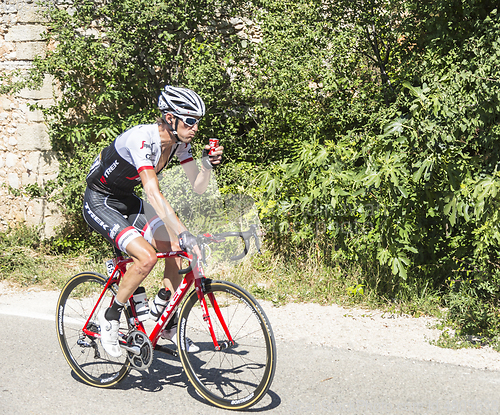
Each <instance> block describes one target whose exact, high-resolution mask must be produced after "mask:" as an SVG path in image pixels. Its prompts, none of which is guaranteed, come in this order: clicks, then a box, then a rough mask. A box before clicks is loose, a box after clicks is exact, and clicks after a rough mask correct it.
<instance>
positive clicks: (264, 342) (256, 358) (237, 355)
mask: <svg viewBox="0 0 500 415" xmlns="http://www.w3.org/2000/svg"><path fill="white" fill-rule="evenodd" d="M206 288H207V292H206V294H205V298H206V299H207V304H208V306H209V314H210V320H211V322H212V325H213V328H214V331H215V336H216V339H217V342H218V344H219V345H221V346H222V347H221V349H220V350H216V348H215V346H214V342H213V340H212V337H211V334H210V331H209V329H208V325H207V322H206V316H204V312H203V310H202V308H201V306H200V304H199V300H198V295H197V293H196V291H193V292H192V293H191V294H190V295H189V296H188V298H187V299H186V301H185V302H184V304H183V306H182V308H181V312H180V316H179V323H178V330H177V344H179V345H180V347H179V348H178V352H179V355H180V358H181V362H182V366H183V367H184V370H185V371H186V374H187V376H188V378H189V381H190V382H191V383H192V385H193V386H194V388H195V389H196V390H197V391H198V393H199V394H200V395H201V396H202V397H204V398H205V399H207V400H208V401H209V402H211V403H212V404H214V405H216V406H218V407H220V408H225V409H244V408H248V407H250V406H252V405H255V404H256V403H257V402H258V401H259V400H261V399H262V398H263V397H264V395H265V394H266V393H267V391H268V389H269V387H270V386H271V382H272V380H273V377H274V372H275V370H276V343H275V340H274V335H273V332H272V329H271V325H270V324H269V320H268V319H267V317H266V315H265V313H264V310H263V309H262V307H261V306H260V305H259V303H257V301H256V300H255V299H254V298H253V297H252V295H251V294H249V293H248V292H247V291H245V290H243V289H242V288H240V287H238V286H237V285H235V284H232V283H229V282H224V281H212V282H209V281H208V280H207V284H206ZM211 293H213V297H215V300H216V303H217V304H218V307H219V308H220V311H221V315H222V320H223V321H224V322H225V324H226V325H227V328H228V330H229V333H230V336H231V337H232V340H233V342H231V341H230V340H231V339H229V338H228V336H227V335H226V331H225V330H224V328H223V324H221V320H220V319H219V317H218V316H217V314H216V313H215V306H214V305H213V304H211V302H210V301H209V298H210V294H211ZM207 294H208V295H207ZM187 338H189V339H191V340H192V341H193V342H194V343H195V344H196V345H197V346H198V347H199V348H200V350H199V351H198V352H196V353H187V347H186V339H187Z"/></svg>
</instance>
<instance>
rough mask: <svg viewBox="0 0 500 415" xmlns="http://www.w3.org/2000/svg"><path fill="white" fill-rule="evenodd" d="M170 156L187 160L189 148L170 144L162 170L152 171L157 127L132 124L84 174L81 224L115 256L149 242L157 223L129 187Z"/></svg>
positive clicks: (157, 143) (155, 161)
mask: <svg viewBox="0 0 500 415" xmlns="http://www.w3.org/2000/svg"><path fill="white" fill-rule="evenodd" d="M174 155H175V156H177V158H178V159H179V160H180V162H181V164H184V163H187V162H189V161H192V160H193V157H192V153H191V145H190V144H185V143H178V144H175V145H174V146H173V147H172V150H171V151H170V154H169V158H168V160H167V161H166V163H165V165H164V166H158V162H159V160H160V157H161V140H160V133H159V131H158V125H157V124H149V125H138V126H136V127H133V128H131V129H130V130H127V131H126V132H124V133H123V134H121V135H119V136H118V137H117V138H116V139H115V140H114V141H113V143H112V144H110V145H109V146H108V147H106V148H104V149H103V150H102V151H101V153H100V154H99V156H98V157H97V158H96V159H95V161H94V163H93V164H92V166H91V168H90V172H89V174H88V175H87V190H86V191H85V196H84V200H83V216H84V218H85V221H86V222H87V223H88V224H89V225H90V227H91V228H93V229H94V230H96V231H97V232H99V233H100V234H101V235H102V236H104V238H106V239H107V240H108V241H109V242H111V243H113V244H115V246H117V247H118V248H119V249H120V250H121V251H124V252H126V248H127V245H128V243H129V242H130V241H132V240H134V239H135V238H137V237H139V236H142V237H144V238H145V239H146V240H147V241H148V242H150V243H151V242H152V239H153V235H154V233H155V232H156V230H157V229H158V228H159V227H161V226H163V222H162V221H161V220H160V218H159V217H158V216H157V215H156V213H155V212H154V209H153V208H152V207H151V206H150V205H149V204H147V203H145V202H144V201H143V200H142V199H140V198H139V197H137V196H136V195H135V194H134V187H135V186H137V185H138V184H140V183H141V179H140V176H139V173H140V172H141V171H143V170H145V169H153V170H155V171H156V173H157V174H158V173H160V171H161V170H163V169H164V168H165V167H166V166H167V165H168V163H169V162H170V161H171V160H172V158H173V157H174Z"/></svg>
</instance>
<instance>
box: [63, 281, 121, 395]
mask: <svg viewBox="0 0 500 415" xmlns="http://www.w3.org/2000/svg"><path fill="white" fill-rule="evenodd" d="M105 285H106V277H104V276H103V275H101V274H97V273H93V272H84V273H81V274H77V275H75V276H74V277H72V278H71V279H70V280H69V281H68V282H67V283H66V285H65V287H64V288H63V289H62V291H61V294H60V296H59V300H58V302H57V315H56V328H57V338H58V340H59V345H60V346H61V350H62V352H63V354H64V357H65V358H66V360H67V361H68V363H69V365H70V367H71V368H72V369H73V371H74V372H75V373H76V375H78V377H79V378H80V379H82V380H83V381H84V382H85V383H87V384H89V385H92V386H98V387H103V388H104V387H110V386H113V385H115V384H117V383H118V382H120V381H121V380H123V379H124V378H125V377H126V376H127V374H128V373H129V372H130V364H129V362H128V360H127V357H126V353H124V354H123V355H122V356H121V357H119V358H114V357H111V356H110V355H108V354H107V353H106V352H105V351H104V349H103V348H102V345H101V341H100V339H99V336H98V334H99V333H100V325H99V319H98V316H99V314H100V313H101V312H103V310H105V309H106V308H107V307H109V306H110V305H111V303H112V301H113V299H114V296H115V294H116V293H115V292H114V289H112V288H108V289H107V290H106V292H105V293H104V295H103V297H102V299H101V301H99V296H100V295H101V294H102V292H103V289H104V286H105ZM98 301H99V302H98ZM94 307H96V308H95V310H94ZM89 317H90V319H89ZM87 321H88V322H87ZM84 329H86V330H87V333H85V332H84ZM127 330H128V310H124V313H122V318H121V320H120V332H123V331H127ZM94 334H95V335H94Z"/></svg>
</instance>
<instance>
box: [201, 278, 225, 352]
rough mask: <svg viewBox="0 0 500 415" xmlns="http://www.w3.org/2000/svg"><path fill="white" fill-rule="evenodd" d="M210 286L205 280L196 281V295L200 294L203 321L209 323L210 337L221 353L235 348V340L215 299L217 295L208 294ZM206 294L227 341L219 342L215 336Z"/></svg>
mask: <svg viewBox="0 0 500 415" xmlns="http://www.w3.org/2000/svg"><path fill="white" fill-rule="evenodd" d="M207 283H208V284H209V282H208V281H206V280H205V279H204V278H203V279H198V280H196V281H195V285H196V293H197V294H198V300H199V301H200V305H201V308H202V311H203V320H204V321H205V322H206V323H207V326H208V330H209V331H210V336H211V337H212V341H213V342H214V348H215V350H217V351H221V350H224V349H227V348H229V347H232V346H234V340H233V338H232V336H231V333H230V332H229V328H228V327H227V324H226V321H225V320H224V317H223V316H222V313H221V310H220V308H219V304H218V303H217V300H216V299H215V295H214V294H213V293H207V292H206V287H205V285H206V284H207ZM205 294H206V295H207V296H208V299H209V300H210V304H211V305H212V307H213V309H214V311H215V314H216V315H217V318H218V319H219V322H220V324H221V326H222V329H223V330H224V332H225V333H226V336H227V339H228V340H225V341H222V342H219V341H218V340H217V337H216V335H215V331H214V327H213V325H212V320H211V318H210V313H209V312H208V306H207V301H206V300H205Z"/></svg>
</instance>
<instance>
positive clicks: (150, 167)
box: [137, 166, 154, 173]
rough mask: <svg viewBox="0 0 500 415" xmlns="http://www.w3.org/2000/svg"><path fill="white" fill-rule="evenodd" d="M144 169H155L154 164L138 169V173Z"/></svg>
mask: <svg viewBox="0 0 500 415" xmlns="http://www.w3.org/2000/svg"><path fill="white" fill-rule="evenodd" d="M143 170H154V167H153V166H142V167H139V168H138V169H137V173H140V172H141V171H143Z"/></svg>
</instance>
